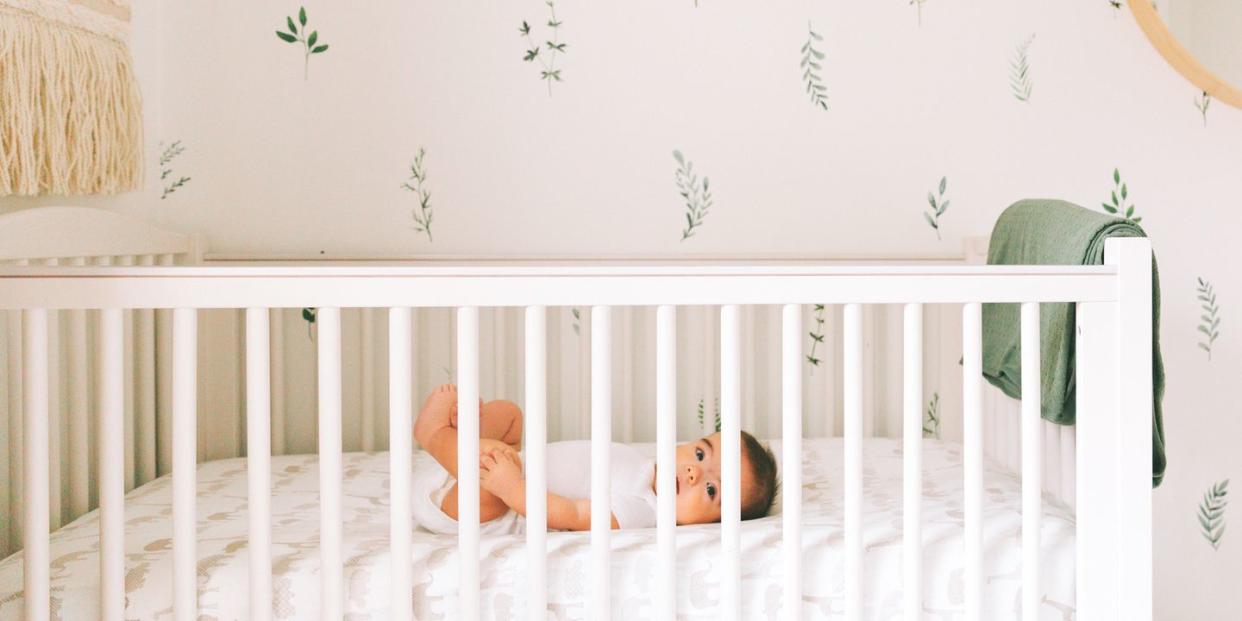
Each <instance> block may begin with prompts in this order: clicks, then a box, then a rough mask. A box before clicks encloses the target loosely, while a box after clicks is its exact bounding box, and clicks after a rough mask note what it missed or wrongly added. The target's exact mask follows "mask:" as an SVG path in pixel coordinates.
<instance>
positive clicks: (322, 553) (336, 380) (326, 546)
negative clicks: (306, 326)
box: [315, 307, 345, 619]
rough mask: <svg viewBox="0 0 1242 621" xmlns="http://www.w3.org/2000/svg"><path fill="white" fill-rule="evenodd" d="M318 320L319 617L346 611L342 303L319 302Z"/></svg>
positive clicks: (334, 615) (327, 616)
mask: <svg viewBox="0 0 1242 621" xmlns="http://www.w3.org/2000/svg"><path fill="white" fill-rule="evenodd" d="M315 322H316V323H317V324H318V326H319V328H318V329H319V332H318V334H317V335H316V339H317V343H318V345H319V559H320V560H319V579H320V595H319V600H320V613H319V614H320V618H321V619H340V618H342V615H343V614H344V588H345V587H344V580H345V578H344V567H343V563H344V562H345V557H344V555H343V549H342V548H343V544H342V542H341V539H342V529H343V525H342V522H341V502H342V501H341V476H342V474H341V452H342V450H343V449H342V445H341V309H339V308H325V307H320V308H319V310H318V312H317V313H316V315H315Z"/></svg>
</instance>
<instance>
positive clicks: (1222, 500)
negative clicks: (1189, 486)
mask: <svg viewBox="0 0 1242 621" xmlns="http://www.w3.org/2000/svg"><path fill="white" fill-rule="evenodd" d="M1228 492H1229V479H1225V480H1223V481H1221V482H1219V483H1217V484H1216V485H1213V486H1211V487H1209V488H1208V490H1207V491H1206V492H1204V494H1203V502H1201V503H1199V527H1200V528H1201V529H1202V534H1203V538H1204V539H1206V540H1207V542H1208V543H1210V544H1212V549H1213V550H1219V549H1220V540H1221V538H1222V537H1224V536H1225V505H1227V504H1229V499H1228V498H1226V497H1225V496H1226V494H1228Z"/></svg>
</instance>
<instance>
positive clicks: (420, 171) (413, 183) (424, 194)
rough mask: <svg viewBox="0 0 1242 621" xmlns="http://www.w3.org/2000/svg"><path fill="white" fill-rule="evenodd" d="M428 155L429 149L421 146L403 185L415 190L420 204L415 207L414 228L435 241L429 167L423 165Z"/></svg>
mask: <svg viewBox="0 0 1242 621" xmlns="http://www.w3.org/2000/svg"><path fill="white" fill-rule="evenodd" d="M426 155H427V150H426V149H424V148H422V147H419V148H418V155H415V156H414V163H412V164H410V178H409V179H406V180H405V183H402V184H401V187H402V188H404V189H406V190H408V191H410V192H413V193H414V198H415V199H416V200H418V206H417V207H415V208H414V230H415V231H418V232H419V233H426V234H427V241H435V240H433V239H432V238H431V217H432V213H431V192H429V191H427V169H426V168H425V167H424V166H423V157H425V156H426Z"/></svg>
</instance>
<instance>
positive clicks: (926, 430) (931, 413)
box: [923, 392, 940, 440]
mask: <svg viewBox="0 0 1242 621" xmlns="http://www.w3.org/2000/svg"><path fill="white" fill-rule="evenodd" d="M923 437H924V438H936V439H937V440H939V439H940V393H939V392H934V393H932V398H931V401H928V402H927V411H926V412H925V413H924V414H923Z"/></svg>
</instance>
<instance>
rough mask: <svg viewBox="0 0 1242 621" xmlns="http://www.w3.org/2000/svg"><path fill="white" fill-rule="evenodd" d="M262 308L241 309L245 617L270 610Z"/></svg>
mask: <svg viewBox="0 0 1242 621" xmlns="http://www.w3.org/2000/svg"><path fill="white" fill-rule="evenodd" d="M269 326H270V323H269V315H268V310H267V309H266V308H248V309H246V482H247V485H246V490H247V509H248V511H249V516H248V517H249V537H250V538H249V540H248V546H247V551H248V552H249V553H250V618H251V619H256V620H264V619H269V618H271V614H272V442H271V407H272V390H271V349H270V346H271V335H270V329H269Z"/></svg>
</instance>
